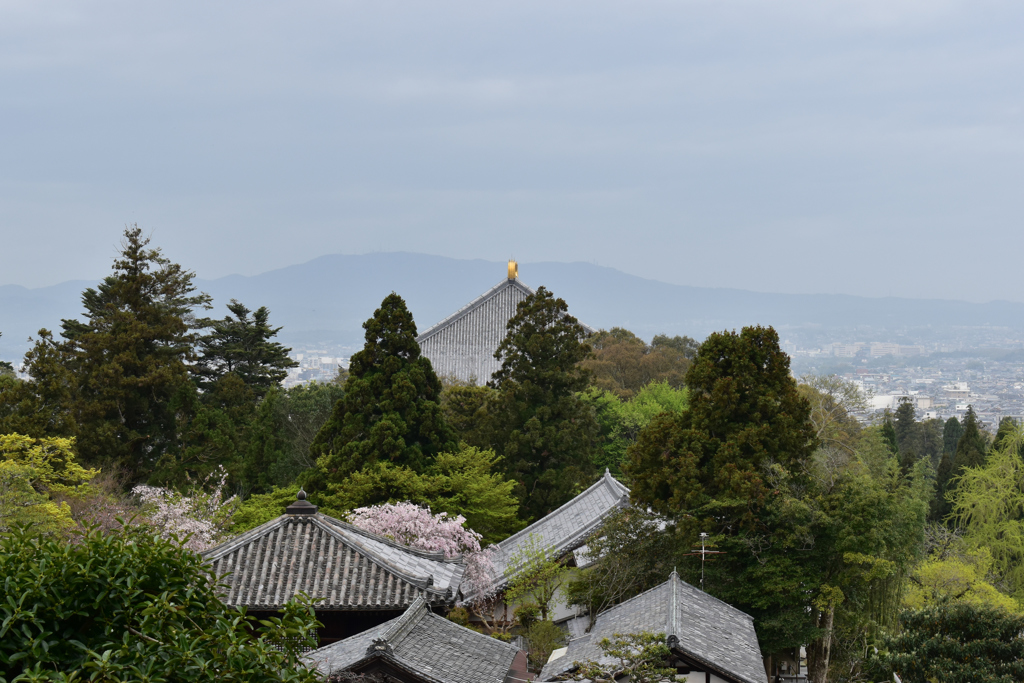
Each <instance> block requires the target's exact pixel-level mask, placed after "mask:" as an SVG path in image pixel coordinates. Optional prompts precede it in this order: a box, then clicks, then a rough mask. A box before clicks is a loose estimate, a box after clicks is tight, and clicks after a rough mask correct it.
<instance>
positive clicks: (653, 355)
mask: <svg viewBox="0 0 1024 683" xmlns="http://www.w3.org/2000/svg"><path fill="white" fill-rule="evenodd" d="M587 343H588V344H590V347H591V348H592V349H593V351H594V353H593V355H592V356H591V357H590V358H588V359H586V360H584V361H583V362H582V363H581V365H582V366H583V367H584V368H586V369H587V370H589V371H590V372H591V373H592V375H593V385H594V386H595V387H597V388H598V389H602V390H604V391H609V392H611V393H613V394H615V395H616V396H618V397H619V398H622V399H629V398H631V397H633V396H634V395H635V394H636V393H637V392H638V391H640V390H642V389H643V388H644V387H645V386H647V385H648V384H651V383H652V382H659V383H661V382H664V383H666V384H668V385H669V386H671V387H673V388H675V389H678V388H680V387H682V386H683V377H684V376H685V375H686V370H687V369H688V368H689V367H690V360H691V359H692V358H693V356H694V353H695V352H696V350H697V345H696V343H695V342H694V341H693V340H692V339H690V338H689V337H673V338H669V337H666V336H664V335H659V336H657V337H655V338H654V341H652V342H651V343H650V344H647V343H645V342H644V341H643V340H642V339H640V338H639V337H637V336H636V335H635V334H633V333H632V332H630V331H629V330H624V329H622V328H621V327H613V328H612V329H611V330H608V331H605V330H601V331H600V332H598V333H597V334H595V335H592V336H591V337H590V338H589V339H587Z"/></svg>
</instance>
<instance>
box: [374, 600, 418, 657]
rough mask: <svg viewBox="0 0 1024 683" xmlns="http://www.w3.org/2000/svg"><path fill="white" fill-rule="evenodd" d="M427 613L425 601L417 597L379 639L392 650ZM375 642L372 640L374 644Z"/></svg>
mask: <svg viewBox="0 0 1024 683" xmlns="http://www.w3.org/2000/svg"><path fill="white" fill-rule="evenodd" d="M429 611H430V610H428V609H427V601H426V599H424V597H423V596H422V595H419V596H417V597H416V599H415V600H413V603H412V604H411V605H409V608H408V609H406V610H405V612H403V613H402V616H400V617H398V619H397V620H396V621H395V623H394V624H392V625H391V627H390V628H389V629H388V630H387V631H385V632H384V633H383V634H381V636H380V639H381V640H386V641H387V643H388V645H390V646H391V648H392V650H394V648H396V647H398V645H399V644H400V643H401V642H402V640H403V639H404V638H405V637H406V636H407V635H409V631H411V630H412V628H413V626H415V625H416V624H417V623H418V622H419V621H420V620H421V619H423V617H424V615H426V614H428V613H429ZM376 640H377V639H374V642H376Z"/></svg>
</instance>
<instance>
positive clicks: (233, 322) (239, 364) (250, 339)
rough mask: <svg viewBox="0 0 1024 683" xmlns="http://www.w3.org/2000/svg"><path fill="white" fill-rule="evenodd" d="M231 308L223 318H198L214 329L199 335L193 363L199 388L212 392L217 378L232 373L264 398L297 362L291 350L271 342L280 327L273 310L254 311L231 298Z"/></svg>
mask: <svg viewBox="0 0 1024 683" xmlns="http://www.w3.org/2000/svg"><path fill="white" fill-rule="evenodd" d="M228 310H229V311H230V312H231V313H232V315H228V316H225V317H224V319H223V320H213V319H209V318H205V319H203V320H201V321H199V324H200V325H201V326H202V327H207V328H210V329H211V331H210V332H209V333H208V334H204V335H203V336H201V337H200V338H199V344H198V350H199V354H200V355H199V359H198V360H197V361H196V363H195V365H193V366H192V374H193V376H194V377H195V378H196V383H197V384H198V385H199V387H200V388H202V389H203V390H206V391H209V390H210V389H212V388H213V385H214V384H215V383H216V382H217V380H219V379H220V378H221V377H223V376H224V375H226V374H228V373H229V372H233V373H235V374H236V375H238V376H239V377H240V378H241V379H242V381H243V382H245V384H246V386H248V387H249V388H250V389H252V391H253V393H254V394H255V395H256V396H257V397H259V398H262V397H263V396H265V395H266V393H267V392H268V391H269V390H270V388H271V387H274V386H278V385H279V384H280V383H281V380H283V379H284V378H285V377H287V376H288V368H294V367H296V366H297V365H298V363H296V362H295V361H293V360H292V359H291V358H289V357H288V352H289V351H291V349H289V348H286V347H284V346H282V345H281V344H280V343H278V342H275V341H272V339H273V338H274V337H275V336H277V333H278V332H280V331H281V328H280V327H271V326H270V324H269V322H268V319H269V317H270V311H268V310H267V307H266V306H260V307H259V308H258V309H256V311H255V312H252V311H250V310H249V309H248V308H246V307H245V306H244V305H242V304H241V303H239V302H238V301H236V300H235V299H232V300H231V303H230V304H228ZM250 313H252V317H249V314H250Z"/></svg>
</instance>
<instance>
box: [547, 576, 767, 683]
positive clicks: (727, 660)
mask: <svg viewBox="0 0 1024 683" xmlns="http://www.w3.org/2000/svg"><path fill="white" fill-rule="evenodd" d="M641 631H650V632H652V633H664V634H665V635H666V638H667V639H669V640H670V641H671V640H672V636H673V635H674V636H675V637H676V638H677V639H678V644H677V645H675V647H677V648H678V649H679V650H680V651H681V652H682V653H684V654H686V655H688V656H690V657H691V658H693V659H694V660H696V661H698V662H702V663H704V664H706V665H709V666H708V668H709V669H711V670H712V671H713V672H714V671H716V670H717V671H718V672H720V673H726V674H728V675H730V676H732V677H733V678H735V679H737V680H740V681H743V682H744V683H766V681H767V680H768V678H767V675H766V674H765V670H764V664H763V662H762V659H761V651H760V648H759V647H758V644H757V634H756V633H755V632H754V621H753V618H752V617H750V616H749V615H748V614H746V613H744V612H741V611H740V610H738V609H736V608H735V607H733V606H731V605H729V604H727V603H725V602H722V601H721V600H719V599H718V598H715V597H712V596H710V595H708V594H707V593H705V592H704V591H701V590H700V589H698V588H695V587H694V586H691V585H690V584H688V583H686V582H685V581H683V580H682V579H680V578H679V577H678V575H677V574H676V573H675V572H673V573H672V576H671V577H670V578H669V580H668V581H666V582H665V583H663V584H661V585H660V586H656V587H654V588H652V589H651V590H649V591H646V592H644V593H641V594H640V595H637V596H635V597H633V598H631V599H629V600H627V601H625V602H623V603H620V604H618V605H616V606H615V607H612V608H611V609H609V610H607V611H605V612H602V613H601V614H599V615H598V617H597V621H596V623H595V624H594V626H593V628H592V629H591V630H590V633H589V634H588V635H587V636H586V637H585V638H580V639H578V640H574V641H572V642H571V643H569V649H568V651H567V652H566V653H565V655H563V656H562V657H559V658H558V659H556V660H554V661H553V662H549V663H548V664H546V665H545V666H544V669H543V670H542V671H541V674H540V676H538V677H537V680H538V681H548V680H553V678H554V677H555V676H557V675H559V674H561V673H564V672H566V671H568V670H569V669H571V668H572V663H573V662H574V661H586V660H595V661H596V660H599V659H600V658H601V654H602V653H601V650H600V648H599V647H598V646H597V643H599V642H600V641H601V639H602V638H611V637H612V635H613V634H615V633H622V634H626V633H639V632H641Z"/></svg>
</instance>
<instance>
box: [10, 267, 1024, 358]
mask: <svg viewBox="0 0 1024 683" xmlns="http://www.w3.org/2000/svg"><path fill="white" fill-rule="evenodd" d="M505 274H506V268H505V263H503V262H493V261H483V260H459V259H452V258H445V257H441V256H428V255H425V254H411V253H374V254H364V255H360V256H346V255H341V254H336V255H330V256H322V257H320V258H317V259H314V260H312V261H309V262H307V263H303V264H299V265H295V266H289V267H287V268H281V269H278V270H272V271H269V272H267V273H263V274H260V275H254V276H251V277H244V276H241V275H230V276H227V277H223V278H219V279H216V280H197V285H198V287H199V289H201V290H202V291H204V292H207V293H209V294H211V295H212V296H213V297H214V304H215V305H216V308H215V310H214V311H212V312H211V313H210V314H211V315H212V316H214V317H223V316H224V315H225V314H226V309H225V308H224V304H226V303H227V302H228V301H229V300H230V299H232V298H235V299H238V300H239V301H241V302H242V303H244V304H245V305H246V306H248V307H249V308H258V307H259V306H267V307H268V308H269V309H270V311H271V322H272V323H273V324H275V325H280V326H283V327H284V329H283V330H282V332H281V338H282V340H283V341H285V342H287V343H290V344H323V345H325V346H354V345H358V344H360V343H361V341H362V336H363V333H362V329H361V325H362V323H363V321H364V320H366V318H368V317H369V316H370V315H372V313H373V311H374V309H375V308H376V307H377V306H378V305H379V304H380V301H381V300H382V299H383V298H384V297H385V296H386V295H387V294H388V293H390V292H391V291H395V292H398V293H399V294H400V295H402V296H403V297H404V298H405V300H406V301H407V302H408V304H409V308H410V310H412V312H413V315H414V317H415V319H416V323H417V326H418V327H419V329H420V330H421V331H422V330H425V329H426V328H427V327H429V326H431V325H433V324H434V323H436V322H438V321H439V320H441V319H442V318H444V317H445V316H447V315H449V314H451V313H453V312H455V311H456V310H458V309H459V308H460V307H462V306H463V305H465V304H467V303H469V302H470V301H471V300H472V299H474V298H475V297H477V296H479V295H480V294H482V293H483V292H485V291H486V290H487V289H489V288H490V287H492V286H493V285H495V284H496V283H498V282H499V281H500V280H502V279H503V278H504V277H505ZM519 274H520V279H521V280H522V281H523V282H524V283H525V284H527V285H529V286H530V287H533V288H534V289H536V288H537V287H540V286H541V285H543V286H545V287H547V288H548V289H550V290H551V291H553V292H554V293H555V294H556V295H557V296H560V297H562V298H564V299H565V300H566V302H567V303H568V304H569V310H570V312H571V313H572V314H573V315H575V316H576V317H577V318H579V319H580V320H581V321H583V322H585V323H587V324H588V325H591V326H592V327H598V328H610V327H614V326H618V327H625V328H628V329H630V330H632V331H633V332H635V333H636V334H638V335H640V336H642V337H644V338H646V339H650V338H651V337H652V336H653V335H655V334H661V333H664V334H671V335H675V334H688V335H690V336H691V337H694V338H697V339H701V338H703V337H704V336H706V335H707V334H708V333H709V332H711V331H714V330H721V329H733V328H739V327H742V326H744V325H750V324H755V323H759V324H764V325H774V326H775V327H776V329H778V330H780V332H781V333H782V334H783V336H785V334H786V333H787V332H790V333H797V332H799V331H803V332H805V333H806V332H814V331H820V332H822V333H826V332H827V331H829V330H837V329H841V328H842V329H849V328H858V327H859V328H871V329H872V330H875V331H877V330H885V329H889V330H894V329H900V328H931V330H932V331H936V332H937V331H938V330H941V329H947V328H949V329H951V328H955V327H975V326H995V327H1007V328H1011V329H1024V304H1021V303H1012V302H1007V301H993V302H989V303H984V304H976V303H969V302H964V301H949V300H938V299H900V298H895V297H886V298H867V297H857V296H847V295H838V294H766V293H759V292H750V291H744V290H739V289H722V288H708V287H687V286H681V285H670V284H666V283H664V282H658V281H656V280H648V279H645V278H642V277H637V276H634V275H627V274H626V273H623V272H621V271H618V270H615V269H614V268H608V267H603V266H597V265H593V264H589V263H552V262H545V263H523V264H520V267H519ZM95 284H96V283H95V282H87V281H71V282H64V283H61V284H59V285H54V286H52V287H41V288H38V289H27V288H25V287H19V286H17V285H6V286H0V332H2V333H3V336H2V337H0V359H7V360H16V359H19V358H20V357H21V355H22V354H23V353H24V352H25V350H26V349H27V348H28V347H29V344H28V342H27V341H26V340H27V338H28V337H29V336H30V335H34V334H35V333H36V331H37V330H38V329H39V328H41V327H46V328H49V329H52V330H57V329H59V327H60V320H61V318H70V317H76V316H78V315H80V314H81V311H82V307H81V303H80V297H81V292H82V290H83V289H85V288H86V287H89V286H95Z"/></svg>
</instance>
